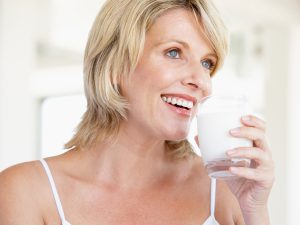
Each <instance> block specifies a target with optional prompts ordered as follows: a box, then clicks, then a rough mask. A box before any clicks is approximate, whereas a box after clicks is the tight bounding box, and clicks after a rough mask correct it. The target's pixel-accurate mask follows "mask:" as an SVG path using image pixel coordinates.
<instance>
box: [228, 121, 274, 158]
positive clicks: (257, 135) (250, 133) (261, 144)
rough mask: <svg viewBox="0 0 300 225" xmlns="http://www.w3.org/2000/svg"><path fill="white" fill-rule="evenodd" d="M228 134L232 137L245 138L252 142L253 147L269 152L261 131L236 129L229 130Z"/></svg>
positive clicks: (244, 128) (247, 128)
mask: <svg viewBox="0 0 300 225" xmlns="http://www.w3.org/2000/svg"><path fill="white" fill-rule="evenodd" d="M229 132H230V134H231V135H232V136H234V137H240V138H247V139H249V140H252V141H253V143H254V147H258V148H261V149H262V150H263V151H266V152H270V150H269V147H268V143H267V140H266V137H265V132H264V131H263V130H260V129H257V128H255V127H245V126H243V127H238V128H235V129H231V130H230V131H229Z"/></svg>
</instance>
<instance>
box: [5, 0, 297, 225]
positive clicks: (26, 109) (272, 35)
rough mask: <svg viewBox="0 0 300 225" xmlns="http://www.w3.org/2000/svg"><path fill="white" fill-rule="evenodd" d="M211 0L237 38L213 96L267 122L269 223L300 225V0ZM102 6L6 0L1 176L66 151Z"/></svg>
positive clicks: (78, 0) (67, 0) (66, 0)
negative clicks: (241, 101) (272, 178)
mask: <svg viewBox="0 0 300 225" xmlns="http://www.w3.org/2000/svg"><path fill="white" fill-rule="evenodd" d="M214 2H215V3H216V5H217V7H218V8H219V10H220V12H221V14H222V15H223V17H224V19H225V21H226V23H227V26H228V28H229V30H230V40H231V52H230V54H229V56H228V58H227V61H226V63H225V66H224V68H223V69H222V70H221V71H220V72H219V73H218V74H217V75H216V77H214V78H213V85H214V91H215V92H235V93H244V94H245V95H246V96H247V97H248V99H249V101H250V103H251V104H252V106H253V107H254V109H255V111H256V112H257V113H258V114H259V115H260V116H262V117H263V118H264V119H265V120H266V121H267V124H268V130H267V131H268V139H269V142H270V145H271V147H272V151H273V158H274V160H275V163H276V177H277V178H276V182H275V185H274V188H273V191H272V194H271V199H270V212H271V221H272V224H273V225H285V224H288V225H296V224H299V222H297V221H298V217H297V213H298V214H299V211H297V209H298V210H299V207H298V204H297V203H299V202H300V197H299V190H300V176H299V174H300V145H299V141H300V136H299V134H300V118H299V115H300V101H299V99H300V88H299V85H300V0H251V1H247V0H214ZM102 4H103V0H102V1H101V0H89V1H85V0H0V171H1V170H3V169H4V168H6V167H8V166H11V165H13V164H16V163H19V162H23V161H28V160H35V159H38V158H40V157H46V156H50V155H55V154H59V153H61V152H63V144H64V143H65V142H66V141H67V140H68V139H69V138H70V137H71V135H72V132H73V129H74V128H75V126H76V124H77V123H78V121H79V120H80V117H81V115H82V113H83V112H84V110H85V98H84V96H83V83H82V58H83V51H84V47H85V42H86V40H87V36H88V32H89V29H90V27H91V24H92V22H93V19H94V18H95V16H96V14H97V12H98V11H99V8H100V7H101V5H102ZM297 115H298V116H297ZM193 132H195V125H193V126H192V129H191V133H192V134H193ZM0 185H1V184H0Z"/></svg>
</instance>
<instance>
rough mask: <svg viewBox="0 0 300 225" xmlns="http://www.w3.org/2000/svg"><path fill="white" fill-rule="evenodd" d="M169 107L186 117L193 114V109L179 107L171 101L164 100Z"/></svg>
mask: <svg viewBox="0 0 300 225" xmlns="http://www.w3.org/2000/svg"><path fill="white" fill-rule="evenodd" d="M164 103H165V104H166V105H167V106H168V107H169V109H171V110H172V111H173V112H176V113H177V114H179V115H182V116H185V117H191V116H192V109H190V110H187V109H183V108H178V107H176V106H173V105H171V104H169V103H166V102H164Z"/></svg>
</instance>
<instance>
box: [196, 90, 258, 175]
mask: <svg viewBox="0 0 300 225" xmlns="http://www.w3.org/2000/svg"><path fill="white" fill-rule="evenodd" d="M251 113H252V111H251V109H250V106H249V103H248V102H247V99H246V97H244V96H234V95H211V96H208V97H206V98H204V99H202V100H201V102H200V104H199V108H198V113H197V128H198V139H199V147H200V152H201V155H202V158H203V161H204V164H205V168H206V170H207V172H208V175H209V176H210V177H214V178H219V179H231V178H235V176H234V175H233V174H231V173H230V172H229V171H228V169H229V167H232V166H237V167H241V166H243V167H249V166H250V160H248V159H243V158H240V159H230V158H228V157H227V155H226V152H227V151H228V150H231V149H233V148H236V147H251V146H252V144H253V143H252V141H251V140H248V139H245V138H236V137H233V136H231V135H230V133H229V130H231V129H233V128H236V127H241V126H242V123H241V117H242V116H245V115H248V114H251Z"/></svg>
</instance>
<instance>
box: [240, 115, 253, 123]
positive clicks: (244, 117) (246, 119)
mask: <svg viewBox="0 0 300 225" xmlns="http://www.w3.org/2000/svg"><path fill="white" fill-rule="evenodd" d="M242 120H243V121H245V122H249V121H250V120H251V118H250V116H243V117H242Z"/></svg>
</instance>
